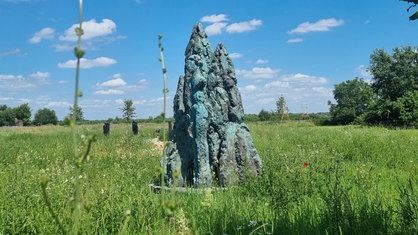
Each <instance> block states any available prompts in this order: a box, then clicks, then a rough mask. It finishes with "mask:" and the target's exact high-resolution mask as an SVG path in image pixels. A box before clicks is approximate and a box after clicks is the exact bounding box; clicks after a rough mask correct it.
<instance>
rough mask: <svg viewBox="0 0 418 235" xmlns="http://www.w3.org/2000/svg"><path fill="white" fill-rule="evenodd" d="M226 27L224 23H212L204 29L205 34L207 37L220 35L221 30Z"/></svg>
mask: <svg viewBox="0 0 418 235" xmlns="http://www.w3.org/2000/svg"><path fill="white" fill-rule="evenodd" d="M227 25H228V23H225V22H217V23H213V24H211V25H209V26H207V27H206V28H205V32H206V34H207V35H208V36H212V35H218V34H222V31H223V29H224V28H225V27H226V26H227Z"/></svg>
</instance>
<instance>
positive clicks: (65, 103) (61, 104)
mask: <svg viewBox="0 0 418 235" xmlns="http://www.w3.org/2000/svg"><path fill="white" fill-rule="evenodd" d="M46 106H47V107H51V108H68V107H71V106H72V104H71V103H70V102H68V101H50V102H48V103H47V104H46Z"/></svg>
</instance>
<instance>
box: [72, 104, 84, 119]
mask: <svg viewBox="0 0 418 235" xmlns="http://www.w3.org/2000/svg"><path fill="white" fill-rule="evenodd" d="M73 115H75V120H76V121H83V120H84V113H83V109H82V108H81V107H80V106H79V105H76V106H70V114H69V116H70V118H73Z"/></svg>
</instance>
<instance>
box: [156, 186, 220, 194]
mask: <svg viewBox="0 0 418 235" xmlns="http://www.w3.org/2000/svg"><path fill="white" fill-rule="evenodd" d="M149 187H150V188H151V189H152V190H153V191H154V193H159V192H161V191H170V192H173V191H174V192H178V193H197V194H204V193H205V192H206V191H208V190H211V191H212V192H222V191H224V190H226V189H228V188H219V187H206V188H193V187H167V186H161V185H156V184H149Z"/></svg>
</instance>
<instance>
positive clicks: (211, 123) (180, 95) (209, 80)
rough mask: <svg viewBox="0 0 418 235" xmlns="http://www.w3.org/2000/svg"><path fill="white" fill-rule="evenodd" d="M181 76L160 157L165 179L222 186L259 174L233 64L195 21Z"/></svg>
mask: <svg viewBox="0 0 418 235" xmlns="http://www.w3.org/2000/svg"><path fill="white" fill-rule="evenodd" d="M185 57H186V58H185V68H184V70H185V75H184V76H180V78H179V82H178V85H177V92H176V95H175V97H174V120H175V121H174V127H173V131H172V132H171V134H170V141H171V143H170V144H169V145H168V147H167V149H166V157H165V158H163V159H162V165H163V167H164V169H165V181H166V183H167V184H169V185H171V184H174V185H176V186H187V185H192V186H203V187H207V186H212V185H214V184H215V185H220V186H227V185H230V184H234V183H236V182H239V181H241V180H244V179H245V176H246V175H247V174H249V175H258V174H259V173H260V172H261V169H262V162H261V158H260V156H259V155H258V153H257V150H256V149H255V147H254V144H253V140H252V138H251V135H250V132H249V129H248V127H247V125H245V124H244V123H243V115H244V110H243V107H242V101H241V94H240V92H239V90H238V86H237V79H236V75H235V70H234V66H233V64H232V61H231V59H230V58H229V56H228V52H227V51H226V48H225V47H224V45H223V44H222V43H220V44H218V46H217V48H216V50H215V51H214V52H212V49H211V46H210V43H209V40H208V39H207V35H206V33H205V31H204V29H203V27H202V25H201V24H200V23H198V24H196V25H195V26H194V28H193V32H192V35H191V37H190V41H189V44H188V45H187V48H186V52H185Z"/></svg>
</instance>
